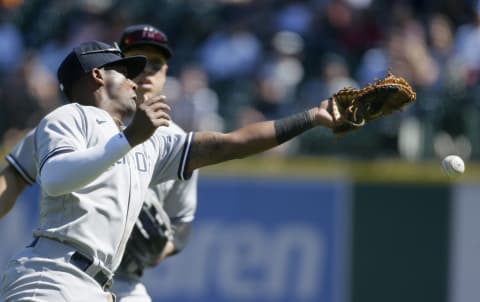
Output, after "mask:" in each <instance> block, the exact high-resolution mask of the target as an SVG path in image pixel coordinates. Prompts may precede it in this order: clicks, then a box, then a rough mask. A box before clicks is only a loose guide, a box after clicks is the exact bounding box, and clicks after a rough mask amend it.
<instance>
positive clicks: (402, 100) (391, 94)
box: [329, 71, 416, 135]
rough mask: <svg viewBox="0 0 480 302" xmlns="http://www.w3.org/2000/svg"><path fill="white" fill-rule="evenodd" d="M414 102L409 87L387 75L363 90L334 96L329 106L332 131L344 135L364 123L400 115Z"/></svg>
mask: <svg viewBox="0 0 480 302" xmlns="http://www.w3.org/2000/svg"><path fill="white" fill-rule="evenodd" d="M415 99H416V94H415V92H414V91H413V90H412V87H411V86H410V84H408V82H407V81H406V80H405V79H404V78H401V77H396V76H394V75H393V73H392V72H391V71H388V74H387V76H386V77H385V78H383V79H380V80H378V81H376V82H374V83H373V84H369V85H367V86H366V87H364V88H360V89H354V88H350V87H346V88H343V89H341V90H340V91H338V92H337V93H335V94H334V95H332V97H331V98H330V102H329V112H330V114H331V115H332V117H333V121H334V127H333V129H332V130H333V132H334V133H335V134H337V135H342V134H344V133H346V132H348V131H351V130H354V129H358V128H360V127H362V126H363V125H365V122H368V121H371V120H374V119H376V118H379V117H382V116H384V115H388V114H391V113H393V112H395V111H401V110H402V109H403V108H404V107H405V106H406V105H408V104H410V103H412V102H414V101H415Z"/></svg>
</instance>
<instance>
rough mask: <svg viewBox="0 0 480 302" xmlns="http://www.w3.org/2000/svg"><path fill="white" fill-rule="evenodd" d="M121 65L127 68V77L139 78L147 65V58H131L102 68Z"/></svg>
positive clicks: (110, 63)
mask: <svg viewBox="0 0 480 302" xmlns="http://www.w3.org/2000/svg"><path fill="white" fill-rule="evenodd" d="M112 65H120V66H125V67H126V68H127V77H128V78H129V79H133V78H135V77H136V76H138V75H139V74H140V73H142V71H143V70H144V69H145V66H146V65H147V58H146V57H145V56H129V57H125V58H122V59H119V60H116V61H113V62H109V63H108V64H105V65H103V66H102V67H106V66H112Z"/></svg>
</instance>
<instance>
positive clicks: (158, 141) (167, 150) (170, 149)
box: [149, 127, 193, 184]
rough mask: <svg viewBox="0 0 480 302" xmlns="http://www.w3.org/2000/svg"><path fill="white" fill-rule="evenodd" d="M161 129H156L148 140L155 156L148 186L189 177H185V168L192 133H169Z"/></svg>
mask: <svg viewBox="0 0 480 302" xmlns="http://www.w3.org/2000/svg"><path fill="white" fill-rule="evenodd" d="M161 128H162V127H160V128H159V129H157V131H156V132H155V133H154V135H153V136H152V137H151V138H150V140H149V141H150V143H151V144H152V146H153V148H154V151H153V153H154V154H155V156H156V158H155V161H154V162H155V163H154V169H153V174H152V180H151V182H150V184H159V183H161V182H164V181H166V180H171V179H180V180H186V179H189V178H190V177H191V175H186V173H185V168H186V163H187V161H188V154H189V152H190V147H191V143H192V141H193V132H190V133H188V134H185V133H170V132H168V131H164V130H163V129H161Z"/></svg>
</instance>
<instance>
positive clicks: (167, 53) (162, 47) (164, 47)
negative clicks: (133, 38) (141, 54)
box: [122, 41, 173, 59]
mask: <svg viewBox="0 0 480 302" xmlns="http://www.w3.org/2000/svg"><path fill="white" fill-rule="evenodd" d="M141 46H153V47H156V48H158V49H159V50H160V51H161V52H162V53H164V54H165V58H166V59H170V57H171V56H172V55H173V51H172V50H171V49H170V47H168V46H167V45H165V44H161V43H156V42H153V41H137V42H134V43H132V44H130V45H128V46H123V47H122V51H123V52H125V51H128V50H129V49H134V48H135V47H141Z"/></svg>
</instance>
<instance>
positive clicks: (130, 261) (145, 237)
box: [118, 204, 172, 276]
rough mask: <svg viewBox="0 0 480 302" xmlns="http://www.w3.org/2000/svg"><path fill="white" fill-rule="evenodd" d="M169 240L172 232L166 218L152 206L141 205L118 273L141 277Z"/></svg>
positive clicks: (154, 261)
mask: <svg viewBox="0 0 480 302" xmlns="http://www.w3.org/2000/svg"><path fill="white" fill-rule="evenodd" d="M169 240H170V241H171V240H172V231H171V229H170V221H169V219H168V216H165V215H162V213H160V212H158V211H157V209H156V208H155V207H154V206H153V205H151V206H148V205H146V204H143V207H142V211H141V212H140V215H139V216H138V219H137V221H136V223H135V227H134V228H133V230H132V234H131V235H130V238H129V240H128V242H127V246H126V248H125V254H124V255H123V258H122V262H121V263H120V267H119V268H118V272H119V273H120V274H123V275H129V274H132V273H133V274H135V275H138V276H141V275H142V273H143V270H144V269H145V268H147V267H151V266H154V265H155V264H156V263H157V260H158V258H159V257H160V255H161V254H162V252H163V249H164V248H165V245H166V244H167V242H168V241H169Z"/></svg>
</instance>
